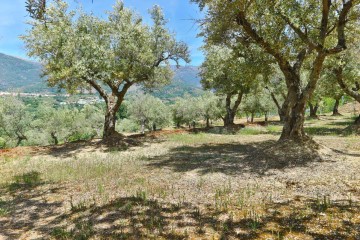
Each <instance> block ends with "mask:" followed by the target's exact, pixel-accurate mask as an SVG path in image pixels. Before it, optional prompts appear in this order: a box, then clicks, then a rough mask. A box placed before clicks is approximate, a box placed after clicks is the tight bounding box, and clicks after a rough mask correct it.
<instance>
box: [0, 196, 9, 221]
mask: <svg viewBox="0 0 360 240" xmlns="http://www.w3.org/2000/svg"><path fill="white" fill-rule="evenodd" d="M9 212H10V209H9V203H8V202H6V201H2V200H0V217H2V216H6V215H8V214H9Z"/></svg>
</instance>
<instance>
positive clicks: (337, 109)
mask: <svg viewBox="0 0 360 240" xmlns="http://www.w3.org/2000/svg"><path fill="white" fill-rule="evenodd" d="M339 105H340V99H339V98H336V99H335V104H334V108H333V114H332V115H333V116H341V114H340V113H339Z"/></svg>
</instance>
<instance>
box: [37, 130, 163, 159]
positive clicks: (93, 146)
mask: <svg viewBox="0 0 360 240" xmlns="http://www.w3.org/2000/svg"><path fill="white" fill-rule="evenodd" d="M162 141H164V140H163V139H161V138H157V137H154V136H147V135H144V134H134V135H131V136H127V137H125V136H123V135H117V136H114V137H113V138H110V139H108V140H106V141H103V140H101V139H93V140H90V141H77V142H70V143H65V144H62V145H52V146H48V147H46V148H45V149H44V150H42V151H38V152H37V154H38V155H41V154H43V155H51V156H54V157H62V158H64V157H72V156H74V155H75V154H77V153H82V152H84V151H85V152H89V153H91V152H96V151H103V152H114V151H126V150H129V149H130V150H131V149H132V148H134V147H145V145H146V144H148V143H159V142H162Z"/></svg>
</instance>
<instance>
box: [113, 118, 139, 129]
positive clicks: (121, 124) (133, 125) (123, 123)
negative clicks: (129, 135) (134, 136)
mask: <svg viewBox="0 0 360 240" xmlns="http://www.w3.org/2000/svg"><path fill="white" fill-rule="evenodd" d="M116 128H117V130H118V131H120V132H137V131H139V130H140V126H139V124H138V123H137V122H134V120H132V119H128V118H124V119H121V120H120V121H118V124H117V126H116Z"/></svg>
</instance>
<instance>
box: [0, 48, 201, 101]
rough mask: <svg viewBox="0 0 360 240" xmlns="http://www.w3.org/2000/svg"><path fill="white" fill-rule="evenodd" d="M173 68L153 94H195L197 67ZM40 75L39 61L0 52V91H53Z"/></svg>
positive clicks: (170, 96)
mask: <svg viewBox="0 0 360 240" xmlns="http://www.w3.org/2000/svg"><path fill="white" fill-rule="evenodd" d="M173 70H174V73H175V74H174V79H173V82H172V83H171V84H170V85H168V86H166V87H164V88H162V89H158V90H154V91H153V94H154V95H155V96H157V97H160V98H163V99H172V98H175V97H178V96H183V95H184V94H185V93H189V94H191V95H195V94H196V92H197V91H199V89H200V88H201V86H200V79H199V77H198V67H194V66H185V67H180V68H176V67H173ZM40 75H41V65H40V64H39V63H35V62H31V61H26V60H23V59H20V58H17V57H13V56H9V55H5V54H2V53H0V91H18V92H28V93H29V92H31V93H45V92H54V91H55V89H53V88H49V87H47V85H46V82H45V80H44V79H43V78H41V77H40Z"/></svg>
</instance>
